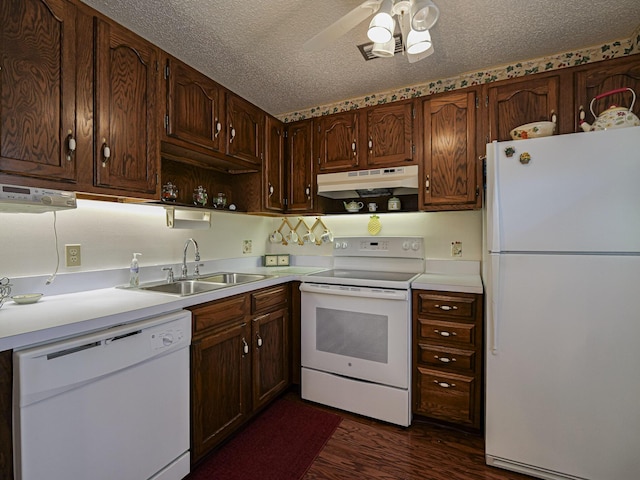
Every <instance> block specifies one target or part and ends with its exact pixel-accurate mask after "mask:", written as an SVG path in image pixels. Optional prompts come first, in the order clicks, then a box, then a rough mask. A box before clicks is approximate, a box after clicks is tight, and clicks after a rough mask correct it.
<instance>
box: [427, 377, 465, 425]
mask: <svg viewBox="0 0 640 480" xmlns="http://www.w3.org/2000/svg"><path fill="white" fill-rule="evenodd" d="M416 383H417V385H416V386H417V402H416V406H415V407H416V413H418V414H421V415H426V416H429V417H434V418H439V419H441V420H446V421H448V422H455V423H463V424H468V425H474V423H475V422H476V418H475V416H476V414H475V409H474V396H475V388H476V381H475V378H474V377H468V376H466V375H457V374H454V373H448V372H442V371H439V370H435V369H434V370H430V369H426V368H418V378H417V382H416Z"/></svg>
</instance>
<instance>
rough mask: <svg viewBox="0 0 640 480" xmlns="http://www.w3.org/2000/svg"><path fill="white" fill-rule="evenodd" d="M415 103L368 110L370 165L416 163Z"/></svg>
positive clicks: (368, 157) (368, 154)
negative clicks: (414, 135)
mask: <svg viewBox="0 0 640 480" xmlns="http://www.w3.org/2000/svg"><path fill="white" fill-rule="evenodd" d="M413 161H414V158H413V104H412V103H399V104H390V105H381V106H377V107H371V108H370V109H369V110H368V111H367V165H370V166H372V167H376V166H381V165H382V166H391V165H394V166H397V165H404V164H408V163H413Z"/></svg>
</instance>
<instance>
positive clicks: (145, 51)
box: [95, 18, 160, 194]
mask: <svg viewBox="0 0 640 480" xmlns="http://www.w3.org/2000/svg"><path fill="white" fill-rule="evenodd" d="M95 22H96V23H95V32H96V36H95V38H96V48H95V65H96V74H95V82H96V93H95V98H96V108H95V110H96V111H95V122H96V123H95V132H96V144H95V155H96V165H95V178H96V185H97V186H102V187H111V188H114V189H117V190H123V191H130V192H134V193H147V194H156V192H157V171H158V165H159V159H160V148H159V147H160V143H159V139H158V133H159V132H158V116H157V115H158V114H157V112H158V109H157V105H156V101H157V96H158V78H159V75H158V70H159V63H158V57H159V51H158V49H157V48H156V47H155V46H153V45H152V44H150V43H149V42H147V41H145V40H143V39H142V38H140V37H138V36H136V35H134V34H133V33H131V32H130V31H128V30H126V29H125V28H123V27H120V26H118V25H116V24H113V23H107V22H105V21H103V20H101V19H98V18H96V19H95Z"/></svg>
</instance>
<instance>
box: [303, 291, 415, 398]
mask: <svg viewBox="0 0 640 480" xmlns="http://www.w3.org/2000/svg"><path fill="white" fill-rule="evenodd" d="M365 290H366V289H359V290H358V292H357V296H350V295H348V294H345V293H344V292H339V294H332V291H331V290H328V289H327V291H326V293H325V292H322V293H316V292H308V291H303V292H302V309H301V314H302V315H301V325H300V333H301V338H300V340H301V345H300V347H301V350H300V354H301V360H302V366H303V367H305V368H311V369H314V370H318V371H323V372H327V373H334V374H338V375H343V376H345V377H350V378H355V379H360V380H364V381H368V382H373V383H379V384H382V385H390V386H394V387H399V388H409V378H410V373H409V372H410V369H409V364H410V351H409V335H410V316H409V315H410V302H409V299H408V298H406V296H405V297H403V299H402V300H398V299H387V298H383V297H384V296H383V295H382V294H381V293H380V291H371V292H370V294H368V293H367V292H366V291H365Z"/></svg>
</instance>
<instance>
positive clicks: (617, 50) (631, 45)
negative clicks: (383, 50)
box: [279, 25, 640, 122]
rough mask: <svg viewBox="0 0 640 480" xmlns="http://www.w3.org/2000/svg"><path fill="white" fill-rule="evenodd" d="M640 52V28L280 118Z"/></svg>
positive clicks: (328, 111) (323, 112) (346, 108)
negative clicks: (596, 41) (569, 49)
mask: <svg viewBox="0 0 640 480" xmlns="http://www.w3.org/2000/svg"><path fill="white" fill-rule="evenodd" d="M638 53H640V25H638V28H637V29H636V30H635V31H634V32H633V33H632V35H631V37H629V38H628V39H622V40H617V41H614V42H611V43H605V44H603V45H599V46H594V47H591V48H585V49H582V50H577V51H572V52H564V53H559V54H556V55H551V56H548V57H543V58H537V59H533V60H526V61H521V62H517V63H514V64H511V65H502V66H498V67H495V68H492V69H488V70H481V71H476V72H471V73H466V74H464V75H459V76H456V77H451V78H446V79H442V80H432V81H429V82H427V83H424V84H419V85H413V86H408V87H403V88H400V89H397V90H392V91H388V92H381V93H375V94H371V95H366V96H364V97H360V98H354V99H349V100H344V101H342V102H339V103H333V104H328V105H322V106H317V107H313V108H309V109H307V110H303V111H299V112H290V113H287V114H284V115H280V116H279V118H280V120H282V121H284V122H295V121H297V120H304V119H306V118H311V117H319V116H321V115H330V114H333V113H338V112H345V111H349V110H355V109H358V108H363V107H369V106H372V105H379V104H383V103H389V102H395V101H399V100H405V99H408V98H416V97H422V96H425V95H432V94H434V93H441V92H447V91H451V90H457V89H459V88H465V87H470V86H473V85H482V84H485V83H491V82H496V81H498V80H505V79H507V78H515V77H522V76H525V75H531V74H534V73H540V72H546V71H549V70H557V69H560V68H565V67H573V66H576V65H582V64H584V63H590V62H597V61H600V60H608V59H610V58H616V57H622V56H625V55H631V54H638Z"/></svg>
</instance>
